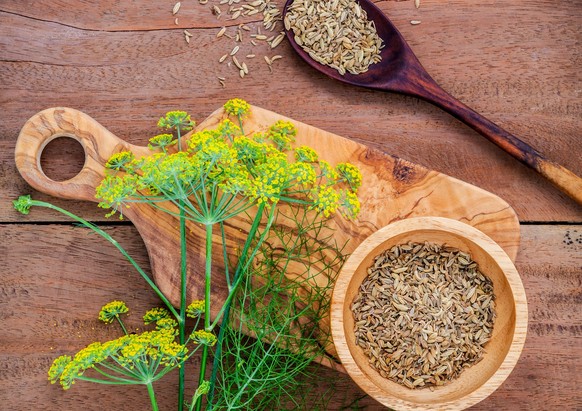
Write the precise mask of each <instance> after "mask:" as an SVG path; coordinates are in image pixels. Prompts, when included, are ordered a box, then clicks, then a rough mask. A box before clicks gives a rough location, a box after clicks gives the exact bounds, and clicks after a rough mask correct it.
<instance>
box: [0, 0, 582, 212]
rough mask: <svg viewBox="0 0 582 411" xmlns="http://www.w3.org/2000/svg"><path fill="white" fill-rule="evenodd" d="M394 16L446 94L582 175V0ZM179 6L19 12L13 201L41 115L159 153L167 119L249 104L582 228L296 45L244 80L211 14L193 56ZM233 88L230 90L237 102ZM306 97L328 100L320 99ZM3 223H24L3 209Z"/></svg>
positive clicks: (428, 9)
mask: <svg viewBox="0 0 582 411" xmlns="http://www.w3.org/2000/svg"><path fill="white" fill-rule="evenodd" d="M380 5H381V7H382V8H383V10H384V11H385V12H386V13H387V14H388V15H389V16H390V17H391V18H392V19H393V20H394V22H395V23H396V24H397V26H398V27H399V28H400V29H401V31H402V32H403V34H404V36H405V38H407V39H408V40H409V42H410V43H411V46H412V48H413V49H414V50H415V52H416V53H417V54H418V56H419V58H420V60H421V62H422V63H423V64H424V65H425V67H426V68H427V69H428V71H429V72H430V73H431V74H432V75H433V76H434V77H435V79H436V80H437V81H438V82H439V83H441V85H442V86H443V87H444V88H445V89H446V90H448V91H450V92H451V93H452V94H453V95H455V96H457V97H459V98H460V99H461V100H463V101H464V102H466V103H467V104H469V105H470V106H473V108H475V109H477V110H478V111H480V112H482V113H483V114H485V115H486V116H488V117H490V118H491V119H493V120H495V121H497V122H498V123H499V124H500V125H501V126H503V127H505V128H507V129H508V130H510V131H512V132H514V133H515V134H516V135H518V136H519V137H521V138H523V139H524V140H526V141H528V142H529V143H531V144H532V145H533V146H534V147H537V148H538V149H539V150H540V151H541V152H542V153H545V154H546V155H547V156H548V157H550V158H551V159H554V160H556V161H558V162H560V163H562V164H564V165H565V166H566V167H568V168H570V169H571V170H573V171H575V172H577V173H578V174H582V160H581V159H580V156H575V155H572V153H580V152H582V140H580V138H579V130H580V129H581V125H582V123H581V121H582V120H580V119H581V118H582V116H581V108H580V107H582V105H581V104H580V102H581V99H582V97H581V95H580V93H578V92H577V91H576V90H577V89H578V88H579V87H578V85H577V84H578V82H579V73H578V70H577V64H576V60H575V59H576V53H572V50H575V45H576V42H577V41H579V40H580V35H581V34H580V33H579V32H578V31H576V29H575V28H576V27H577V22H578V21H579V19H580V7H578V4H577V3H576V2H562V3H560V4H554V3H548V2H543V1H533V2H526V1H525V0H522V1H514V2H509V1H483V2H480V3H478V4H477V3H474V2H472V3H471V4H467V3H466V2H464V1H460V0H456V1H452V2H447V3H442V2H436V1H430V0H426V1H423V2H422V6H421V8H420V9H419V10H418V11H417V10H415V9H414V7H413V6H412V5H411V4H410V3H409V2H382V3H380ZM165 6H167V7H166V9H171V6H172V4H170V3H168V4H167V5H163V4H159V5H158V4H156V5H149V4H145V3H144V4H141V3H140V2H135V3H132V4H131V5H126V6H123V7H125V8H120V7H122V6H118V5H112V3H111V2H103V3H101V2H100V4H99V5H98V6H95V5H92V4H91V5H89V2H75V5H74V7H73V6H66V5H63V4H62V3H59V4H58V7H57V5H56V4H55V3H53V2H35V4H34V6H32V5H30V4H28V2H16V1H8V2H3V4H2V6H0V9H1V10H3V11H4V12H0V34H2V38H3V39H4V40H3V46H4V47H3V49H2V55H1V57H0V58H1V60H2V61H0V81H1V82H2V84H3V91H2V93H1V94H0V102H1V103H2V106H3V108H4V110H2V112H1V113H0V121H1V122H2V124H3V129H2V131H0V148H1V150H0V151H1V154H0V160H1V163H2V168H3V170H2V173H0V187H1V188H2V192H3V193H6V194H7V197H8V198H11V197H16V196H18V195H19V194H22V193H25V192H28V191H30V190H29V189H28V188H27V187H26V185H25V184H24V183H23V182H22V180H20V179H19V177H18V175H17V174H15V173H14V169H13V168H11V166H10V164H12V160H11V159H12V152H13V148H14V146H13V144H14V140H15V137H16V135H17V134H18V131H19V129H20V127H21V126H22V125H23V124H24V122H25V121H26V119H27V118H28V117H30V116H31V115H32V114H34V113H35V112H37V111H39V110H41V109H44V108H47V107H51V106H56V105H66V106H74V107H75V108H78V109H81V110H83V111H85V112H87V113H88V114H90V115H91V116H93V117H95V118H96V119H97V120H98V121H100V122H101V123H102V124H104V125H105V126H107V127H108V128H109V129H111V130H112V131H113V132H114V133H115V134H116V135H119V136H121V137H123V138H124V139H126V140H127V141H129V142H131V143H134V144H144V143H145V141H146V140H147V138H148V137H149V136H151V135H153V134H155V132H156V130H155V126H154V124H155V121H156V118H157V117H158V116H159V115H160V114H162V113H164V112H165V111H167V110H169V109H173V108H176V107H180V108H183V109H186V110H189V111H190V112H192V114H193V116H194V117H195V118H197V119H202V118H205V117H206V116H207V115H208V114H209V113H211V112H212V111H214V109H215V108H216V107H217V106H218V105H220V104H221V103H222V102H224V101H226V100H227V99H228V98H230V97H233V94H236V95H237V96H240V97H244V98H246V99H248V100H249V101H250V102H252V103H254V104H256V105H259V106H262V107H266V108H269V109H271V110H274V111H278V112H280V113H282V114H284V115H286V116H289V117H291V118H296V119H298V120H300V121H303V122H305V123H308V124H311V125H314V126H316V127H319V128H322V129H325V130H328V131H331V132H334V133H336V134H339V135H344V136H346V137H350V138H353V139H355V140H356V141H358V142H361V143H364V144H368V145H371V146H373V147H375V148H379V149H380V150H382V151H385V152H389V153H391V154H395V155H397V156H400V157H402V158H405V159H408V160H411V161H413V162H416V163H419V164H422V165H424V166H426V167H428V168H432V169H436V170H438V171H441V172H444V173H446V174H449V175H452V176H454V177H457V178H460V179H462V180H465V181H468V182H470V183H473V184H476V185H478V186H480V187H482V188H484V189H486V190H488V191H492V192H493V193H495V194H498V195H499V196H501V197H502V198H504V199H506V200H507V201H508V202H509V203H510V204H511V205H512V206H513V207H514V208H515V209H516V211H517V213H518V215H519V217H520V219H521V220H522V221H582V211H581V209H580V207H579V206H577V205H575V204H574V203H573V202H572V201H570V200H569V199H566V198H565V197H564V196H563V195H562V194H561V193H559V192H558V191H557V190H555V189H554V188H553V187H552V186H551V185H550V184H548V183H547V182H545V181H544V180H543V179H542V178H540V177H539V176H537V175H535V173H533V172H531V171H530V170H528V169H526V168H525V167H523V166H521V165H520V164H518V163H517V162H516V161H515V160H513V159H512V158H510V157H509V156H508V155H506V154H505V153H503V152H501V151H500V150H499V149H497V148H496V147H493V146H492V145H491V144H490V143H488V142H486V141H484V140H483V139H482V138H481V137H479V136H478V135H476V134H475V133H473V132H472V131H470V130H468V129H467V128H466V127H465V126H463V125H461V124H459V123H458V122H457V121H456V120H453V119H452V118H450V117H449V116H448V115H446V114H444V113H442V112H440V111H439V110H437V109H436V108H433V107H431V106H429V105H428V104H426V103H422V102H419V101H417V100H415V99H412V98H407V97H402V96H396V95H391V94H382V93H375V92H370V91H367V90H360V89H354V88H352V87H347V86H345V85H342V84H338V83H335V82H333V81H331V80H328V79H325V78H323V77H322V76H321V75H319V74H316V73H314V72H313V71H310V70H309V68H308V67H307V66H306V65H304V64H303V63H302V62H300V61H299V59H298V58H297V57H296V56H294V55H291V51H290V50H289V48H288V47H287V45H286V44H283V45H282V46H280V47H279V48H277V53H280V54H282V55H284V58H283V59H282V60H280V61H279V62H277V63H276V64H275V65H274V67H275V70H274V73H273V74H272V75H271V74H268V70H267V68H266V66H265V65H264V63H261V62H260V61H259V59H256V60H255V61H253V62H252V63H251V61H250V60H249V62H248V63H249V67H250V69H251V74H250V75H249V78H248V79H246V78H245V79H244V80H243V81H239V79H238V77H237V73H236V71H235V70H233V69H228V68H227V67H226V66H224V65H220V64H218V62H217V60H218V57H220V56H221V55H222V54H224V53H226V52H227V51H229V50H230V48H231V46H232V44H230V43H229V42H228V41H227V40H226V39H216V38H215V37H214V35H215V32H216V28H211V27H212V25H214V27H219V26H220V25H221V24H223V23H224V22H223V21H214V22H212V24H210V22H209V21H208V17H207V16H206V13H204V12H201V13H198V14H196V17H194V16H189V17H188V19H189V20H188V23H189V25H190V26H189V27H188V28H189V30H190V31H191V32H192V33H193V34H194V36H195V37H193V39H194V40H195V41H193V42H191V44H190V45H188V44H186V42H185V41H183V33H182V29H178V28H176V29H174V27H173V18H172V17H171V16H170V14H171V13H170V12H169V11H163V10H162V9H164V7H165ZM89 8H90V9H91V12H88V11H87V12H85V11H83V10H88V9H89ZM193 8H194V5H192V9H193ZM186 10H187V8H186V7H185V8H184V10H183V11H184V12H185V13H186ZM160 13H162V15H160ZM163 13H166V14H168V16H167V17H165V14H163ZM180 13H182V11H181V12H180ZM180 13H179V14H180ZM186 16H187V15H186V14H184V16H183V17H186ZM515 16H519V19H518V21H517V23H516V17H515ZM417 17H418V18H420V19H421V20H422V21H423V23H422V24H420V25H418V26H411V25H410V24H409V23H408V22H409V20H410V19H412V18H417ZM212 19H213V17H211V20H212ZM138 20H139V21H138ZM184 20H185V19H184ZM257 26H258V25H257V24H253V25H251V27H252V29H253V30H255V29H256V28H257ZM162 27H163V28H164V29H163V30H162V29H161V28H162ZM122 29H123V30H122ZM120 30H122V31H120ZM126 30H127V31H126ZM135 30H137V31H135ZM70 39H75V40H74V41H70ZM427 39H428V40H427ZM429 40H430V41H429ZM196 45H203V46H204V47H197V46H196ZM573 47H574V48H573ZM46 50H49V51H46ZM135 61H139V64H135V63H134V62H135ZM217 74H218V75H225V76H226V77H227V88H226V89H222V88H221V87H220V85H219V84H218V81H217V79H216V77H215V75H217ZM185 84H187V85H188V86H185ZM266 90H268V91H266ZM306 90H312V91H311V92H309V94H308V95H309V98H308V99H305V98H304V97H305V91H306ZM313 90H317V92H313ZM282 95H284V96H285V98H281V96H282ZM152 102H155V103H154V104H152ZM321 107H325V110H321V109H320V108H321ZM355 107H365V110H364V109H362V110H355V109H354V108H355ZM532 199H535V201H532ZM74 209H76V210H77V209H79V210H80V211H79V212H81V213H82V214H83V215H85V216H87V217H89V218H93V219H101V218H102V217H101V216H102V214H101V213H99V212H98V211H96V210H95V209H94V208H93V207H92V206H91V205H89V204H80V203H76V204H74ZM32 218H38V221H41V220H43V219H46V220H51V219H54V218H55V217H52V216H51V215H50V214H48V213H38V214H36V216H33V217H32ZM0 220H2V221H18V217H16V216H15V214H14V213H12V212H11V211H10V210H9V208H6V207H2V208H1V209H0Z"/></svg>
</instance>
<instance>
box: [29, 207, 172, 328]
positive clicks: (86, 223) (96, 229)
mask: <svg viewBox="0 0 582 411" xmlns="http://www.w3.org/2000/svg"><path fill="white" fill-rule="evenodd" d="M30 205H31V206H38V207H46V208H50V209H51V210H55V211H58V212H59V213H61V214H64V215H66V216H67V217H70V218H72V219H73V220H75V221H77V222H78V223H80V224H81V225H83V226H85V227H87V228H90V229H91V230H93V231H94V232H95V233H97V234H99V235H100V236H101V237H103V238H104V239H105V240H107V241H109V242H110V243H111V244H113V245H114V246H115V248H117V249H118V250H119V252H120V253H121V254H122V255H123V256H124V257H125V258H126V259H127V261H129V262H130V264H131V265H133V267H134V268H135V269H136V270H137V272H138V273H139V275H141V276H142V278H143V279H144V280H145V281H146V282H147V283H148V285H149V286H150V287H151V288H152V290H154V292H155V293H156V295H157V296H158V297H160V299H161V300H162V302H163V303H164V304H165V305H166V307H167V308H168V310H169V311H170V312H171V313H172V314H173V315H174V317H175V318H177V319H179V318H180V315H179V314H178V312H177V311H176V309H175V308H174V307H173V306H172V304H171V303H170V301H169V300H168V299H167V298H166V296H165V295H164V294H163V293H162V292H161V291H160V289H159V288H158V286H157V285H156V284H155V283H154V282H153V281H152V279H151V278H150V277H149V276H148V275H147V274H146V272H145V271H144V270H142V268H141V267H140V266H139V265H138V264H137V262H136V261H135V260H134V259H133V258H132V257H131V256H130V255H129V254H128V253H127V251H125V249H124V248H123V247H122V246H121V245H120V244H119V243H118V242H117V241H116V240H115V239H114V238H113V237H111V236H110V235H109V234H107V233H106V232H105V231H103V230H102V229H101V228H99V227H97V226H96V225H95V224H93V223H90V222H89V221H87V220H84V219H83V218H81V217H79V216H77V215H75V214H73V213H71V212H69V211H67V210H65V209H62V208H60V207H57V206H55V205H53V204H51V203H47V202H44V201H38V200H31V202H30Z"/></svg>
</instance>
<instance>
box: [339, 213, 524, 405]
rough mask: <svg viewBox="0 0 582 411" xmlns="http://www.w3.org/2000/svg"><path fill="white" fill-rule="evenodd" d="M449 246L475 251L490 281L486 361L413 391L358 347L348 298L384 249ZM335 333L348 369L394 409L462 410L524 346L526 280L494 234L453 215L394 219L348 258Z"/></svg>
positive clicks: (500, 376)
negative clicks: (491, 316) (491, 320)
mask: <svg viewBox="0 0 582 411" xmlns="http://www.w3.org/2000/svg"><path fill="white" fill-rule="evenodd" d="M410 241H412V242H420V243H423V242H425V241H428V242H431V243H436V244H447V245H449V246H452V247H455V248H458V249H460V250H462V251H465V252H468V253H470V254H471V256H472V258H473V260H474V261H476V262H477V263H478V264H479V268H480V270H481V272H482V273H483V274H485V275H486V276H488V277H489V278H490V279H491V280H492V282H493V292H494V294H495V309H496V313H497V318H496V319H495V323H494V327H493V332H492V336H491V340H490V341H489V342H488V343H487V344H486V345H485V354H484V356H483V359H482V360H481V361H480V362H478V363H477V364H475V365H473V366H471V367H470V368H468V369H466V370H464V371H463V372H462V373H461V374H460V376H459V377H458V378H457V379H455V380H453V381H451V382H449V383H448V384H446V385H443V386H439V387H434V388H432V389H429V388H420V389H409V388H406V387H405V386H403V385H400V384H398V383H396V382H392V381H390V380H388V379H387V378H384V377H382V376H381V375H380V374H379V373H378V372H377V371H376V370H375V369H374V368H372V367H371V366H370V365H369V362H368V357H367V356H366V354H365V353H364V351H363V350H362V349H361V348H360V347H359V346H357V345H356V343H355V335H354V317H353V314H352V311H351V304H352V301H353V300H354V298H355V297H356V295H357V293H358V290H359V287H360V285H361V283H362V281H363V280H364V279H365V278H366V276H367V269H368V267H370V266H371V265H372V263H373V260H374V258H375V257H376V256H377V255H378V254H380V253H382V252H383V251H385V250H387V249H389V248H391V247H393V246H395V245H398V244H404V243H408V242H410ZM331 331H332V337H333V342H334V344H335V347H336V349H337V352H338V356H339V358H340V361H341V362H342V364H343V366H344V367H345V369H346V371H347V372H348V374H349V375H350V376H351V377H352V378H353V379H354V381H355V382H356V383H357V384H358V385H359V386H360V387H361V388H362V389H363V390H364V391H366V392H367V393H368V394H370V395H371V396H372V397H374V398H375V399H376V400H378V401H379V402H381V403H382V404H384V405H386V406H388V407H391V408H394V409H397V410H419V409H431V410H435V409H439V410H457V409H464V408H467V407H470V406H472V405H474V404H476V403H477V402H479V401H481V400H483V399H485V398H486V397H487V396H488V395H490V394H491V393H492V392H493V391H495V390H496V389H497V388H498V387H499V386H500V385H501V384H502V383H503V381H505V379H506V378H507V377H508V376H509V374H510V373H511V371H512V370H513V367H514V366H515V364H516V363H517V360H518V358H519V356H520V354H521V351H522V349H523V345H524V343H525V337H526V332H527V302H526V295H525V291H524V288H523V284H522V282H521V278H520V276H519V274H518V272H517V270H516V269H515V266H514V265H513V263H512V261H511V259H510V258H509V257H508V256H507V254H505V252H504V251H503V250H502V249H501V247H499V245H498V244H496V243H495V242H494V241H493V240H492V239H491V238H489V237H487V236H486V235H485V234H484V233H482V232H481V231H479V230H477V229H475V228H474V227H471V226H469V225H467V224H464V223H461V222H459V221H456V220H451V219H447V218H441V217H418V218H411V219H406V220H400V221H398V222H396V223H392V224H389V225H387V226H385V227H384V228H382V229H380V230H379V231H377V232H376V233H374V234H372V235H371V236H370V237H368V238H367V239H366V240H364V241H363V242H362V243H361V244H360V245H359V246H358V247H357V248H356V249H355V250H354V252H353V254H352V255H351V256H350V258H349V259H348V261H347V262H346V263H345V264H344V267H343V268H342V270H341V272H340V274H339V276H338V279H337V281H336V284H335V287H334V291H333V297H332V306H331Z"/></svg>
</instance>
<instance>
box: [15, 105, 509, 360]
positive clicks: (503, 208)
mask: <svg viewBox="0 0 582 411" xmlns="http://www.w3.org/2000/svg"><path fill="white" fill-rule="evenodd" d="M224 118H225V113H224V111H223V109H222V108H221V109H218V110H217V111H215V112H214V113H212V114H211V115H210V116H209V117H208V118H207V119H206V120H205V121H203V122H202V123H201V124H199V125H198V126H197V127H196V129H195V131H197V130H201V129H204V128H213V127H215V126H217V125H218V123H220V121H222V120H223V119H224ZM281 119H283V120H289V119H287V118H285V117H284V116H282V115H279V114H276V113H274V112H271V111H268V110H265V109H262V108H259V107H252V108H251V115H250V116H249V117H248V118H247V119H246V120H245V123H244V129H245V133H247V134H250V133H253V132H257V131H264V130H266V129H267V128H268V127H269V126H270V125H272V124H273V123H275V122H276V121H277V120H281ZM291 121H292V122H293V123H294V124H295V125H296V127H297V137H296V145H308V146H310V147H312V148H313V149H315V150H316V151H317V152H318V153H319V155H320V158H321V159H324V160H326V161H328V162H330V163H331V164H332V165H335V164H337V163H340V162H351V163H353V164H355V165H356V166H358V167H359V168H360V170H361V171H362V175H363V181H362V186H361V188H360V189H359V191H358V197H359V199H360V201H361V212H360V215H359V216H358V218H357V219H356V220H355V221H348V220H346V219H344V218H343V217H342V216H340V215H337V216H336V217H334V218H333V220H331V221H330V224H329V228H330V229H331V230H333V237H334V240H337V243H338V244H344V243H346V242H347V243H346V246H345V248H344V252H345V253H350V252H351V251H353V250H354V249H355V248H356V247H357V246H358V245H359V244H360V243H361V242H362V241H363V240H364V239H365V238H366V237H367V236H369V235H370V234H372V233H374V232H376V231H377V230H379V229H380V228H382V227H383V226H385V225H387V224H389V223H391V222H393V221H397V220H402V219H405V218H409V217H417V216H440V217H448V218H452V219H456V220H459V221H462V222H464V223H467V224H469V225H471V226H474V227H476V228H478V229H479V230H481V231H482V232H484V233H485V234H487V235H488V236H490V237H491V238H492V239H493V240H495V241H496V242H497V243H498V244H499V245H500V246H501V247H502V248H503V249H504V250H505V251H506V253H507V254H508V255H509V256H510V257H511V259H512V260H515V257H516V254H517V249H518V246H519V236H520V234H519V221H518V219H517V216H516V214H515V212H514V211H513V209H512V208H511V207H510V206H509V205H508V204H507V203H506V202H505V201H503V200H502V199H500V198H499V197H497V196H495V195H493V194H492V193H489V192H487V191H485V190H482V189H480V188H478V187H475V186H473V185H471V184H468V183H465V182H463V181H460V180H457V179H455V178H452V177H449V176H447V175H444V174H442V173H439V172H437V171H432V170H428V169H426V168H424V167H422V166H419V165H416V164H413V163H411V162H409V161H406V160H403V159H400V158H396V157H394V156H391V155H388V154H385V153H383V152H380V151H378V150H375V149H371V148H368V147H366V146H364V145H362V144H358V143H356V142H354V141H352V140H349V139H346V138H343V137H340V136H337V135H335V134H332V133H328V132H326V131H323V130H320V129H318V128H315V127H312V126H309V125H307V124H303V123H301V122H298V121H295V120H291ZM58 137H70V138H73V139H75V140H77V141H79V143H80V144H81V145H82V147H83V149H84V151H85V164H84V166H83V169H82V170H81V171H80V172H79V174H77V175H76V176H75V177H73V178H71V179H69V180H66V181H62V182H57V181H53V180H51V179H49V178H48V177H46V176H45V175H44V173H43V171H42V169H41V167H40V157H41V154H42V151H43V149H44V147H46V145H47V144H48V143H49V142H50V141H51V140H53V139H55V138H58ZM188 137H189V135H186V136H185V137H184V138H185V139H187V138H188ZM125 150H131V151H132V152H133V153H134V154H135V156H136V157H140V156H144V155H148V154H151V151H150V150H149V149H148V148H147V147H141V146H136V145H133V144H130V143H127V142H126V141H123V140H121V139H119V138H118V137H116V136H115V135H113V134H112V133H111V132H109V131H108V130H107V129H105V128H104V127H103V126H102V125H100V124H99V123H97V122H96V121H95V120H94V119H92V118H91V117H90V116H88V115H86V114H84V113H82V112H80V111H77V110H74V109H70V108H63V107H57V108H50V109H47V110H44V111H42V112H40V113H38V114H36V115H35V116H33V117H32V118H31V119H30V120H28V122H27V123H26V124H25V125H24V127H23V128H22V131H21V132H20V135H19V137H18V141H17V144H16V152H15V160H16V165H17V167H18V170H19V171H20V173H21V175H22V176H23V177H24V179H25V180H26V181H27V182H28V183H29V184H30V185H31V186H32V187H34V188H35V189H37V190H39V191H41V192H44V193H47V194H50V195H53V196H56V197H62V198H68V199H75V200H87V201H97V200H96V199H95V188H96V187H97V186H98V185H99V183H100V182H101V180H102V179H103V177H104V175H105V167H104V165H105V163H106V162H107V160H108V159H109V157H110V156H111V155H112V154H114V153H117V152H120V151H125ZM124 216H125V217H127V218H128V219H129V220H131V221H132V222H133V224H134V225H135V227H136V228H137V230H138V231H139V233H140V235H141V237H142V239H143V241H144V244H145V246H146V248H147V252H148V254H149V258H150V262H151V270H152V275H153V278H154V281H155V282H156V284H157V285H158V287H159V288H160V289H161V291H162V292H163V293H164V294H165V295H166V296H167V297H168V299H169V300H170V301H171V302H172V303H173V304H175V305H179V301H180V299H179V283H180V275H179V272H180V269H179V268H180V256H179V253H180V251H179V250H180V244H179V230H178V220H177V219H176V218H175V217H173V216H171V215H169V214H166V213H163V212H161V211H158V210H156V209H154V208H152V207H151V206H148V205H145V204H133V205H132V206H131V207H129V208H127V209H125V210H124ZM248 228H249V223H248V221H247V219H245V218H242V217H241V218H238V217H237V218H235V219H234V221H231V220H229V222H228V226H227V227H226V241H227V243H228V245H229V249H230V250H235V249H236V248H237V246H239V245H242V243H243V242H244V240H245V238H246V234H247V230H248ZM188 230H189V233H190V235H189V237H188V258H189V266H188V272H189V289H188V301H192V300H194V299H201V298H203V290H204V275H203V273H204V227H202V226H201V225H199V224H195V223H191V222H188ZM215 231H218V230H215ZM219 236H220V234H217V235H216V237H215V240H216V242H217V243H218V242H219V241H220V237H219ZM213 248H214V253H215V255H214V256H213V289H212V317H213V318H214V316H216V314H217V312H218V310H219V308H220V307H221V306H222V302H223V301H224V299H225V298H226V295H227V285H226V281H225V280H224V274H223V271H222V270H223V267H222V266H221V265H220V263H219V262H220V261H223V258H222V248H221V247H213ZM290 271H292V270H290ZM316 278H317V275H316ZM321 280H322V281H328V278H327V277H326V278H325V279H323V278H322V279H321ZM320 327H322V328H323V329H324V331H326V333H325V334H327V335H328V334H329V333H328V331H329V324H328V323H325V322H324V323H320ZM327 352H328V353H329V354H330V355H331V356H332V357H335V348H334V347H333V346H332V345H329V346H328V347H327ZM329 361H330V359H329V358H327V359H322V360H321V362H322V363H326V364H327V365H331V364H332V363H333V359H332V360H331V361H332V362H331V363H330V362H329Z"/></svg>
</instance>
